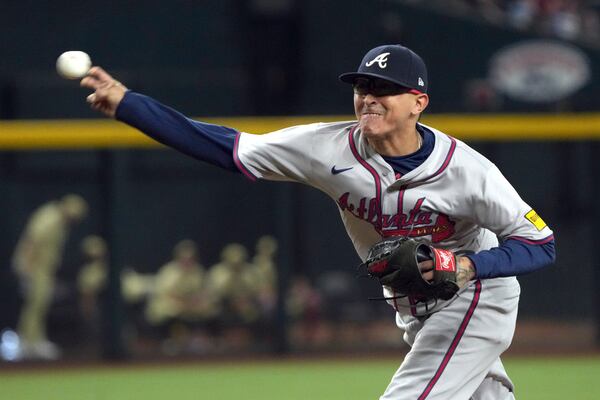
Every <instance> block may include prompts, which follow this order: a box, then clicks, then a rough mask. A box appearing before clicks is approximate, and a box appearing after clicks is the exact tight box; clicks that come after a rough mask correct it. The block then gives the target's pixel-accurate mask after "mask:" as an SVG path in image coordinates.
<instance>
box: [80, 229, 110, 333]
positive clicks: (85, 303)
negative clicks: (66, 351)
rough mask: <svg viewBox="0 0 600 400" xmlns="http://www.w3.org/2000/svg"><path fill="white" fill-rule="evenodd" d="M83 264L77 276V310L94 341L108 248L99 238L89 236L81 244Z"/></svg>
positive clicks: (98, 323) (105, 275)
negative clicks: (78, 309) (79, 311)
mask: <svg viewBox="0 0 600 400" xmlns="http://www.w3.org/2000/svg"><path fill="white" fill-rule="evenodd" d="M81 253H82V254H83V257H84V260H85V263H84V264H83V265H82V267H81V269H80V270H79V273H78V275H77V290H78V292H79V308H80V310H81V315H82V316H83V318H84V320H85V322H86V324H87V328H88V329H89V330H90V332H89V334H91V335H93V336H94V337H95V338H96V339H97V338H98V336H99V334H100V306H99V304H98V303H99V300H98V298H99V296H100V294H101V292H102V291H103V290H104V288H106V284H107V277H108V248H107V245H106V242H105V240H104V239H102V238H101V237H100V236H94V235H90V236H87V237H85V238H84V239H83V240H82V242H81Z"/></svg>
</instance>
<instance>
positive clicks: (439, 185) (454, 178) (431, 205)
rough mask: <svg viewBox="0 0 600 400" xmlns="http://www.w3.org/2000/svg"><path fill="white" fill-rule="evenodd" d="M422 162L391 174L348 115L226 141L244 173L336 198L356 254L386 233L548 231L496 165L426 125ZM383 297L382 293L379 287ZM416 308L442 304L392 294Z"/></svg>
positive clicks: (456, 246) (475, 243)
mask: <svg viewBox="0 0 600 400" xmlns="http://www.w3.org/2000/svg"><path fill="white" fill-rule="evenodd" d="M423 126H424V127H425V128H427V129H429V130H430V131H431V132H433V133H434V135H435V146H434V148H433V151H432V153H431V154H430V156H429V157H428V158H427V160H426V161H425V162H424V163H423V164H421V165H420V166H419V167H417V168H416V169H414V170H413V171H411V172H409V173H408V174H406V175H404V176H402V177H400V178H399V179H398V178H397V177H396V175H395V173H394V171H393V170H392V167H391V166H390V165H389V164H388V163H387V162H386V161H385V160H384V159H383V158H382V157H381V155H379V154H377V153H376V152H375V151H374V150H373V149H372V148H371V147H370V146H369V145H368V144H367V143H366V141H365V140H364V138H363V137H362V136H361V134H360V130H359V129H358V128H357V125H356V122H355V121H351V122H337V123H316V124H310V125H302V126H295V127H290V128H286V129H282V130H280V131H276V132H272V133H269V134H265V135H252V134H247V133H242V134H240V135H239V137H238V140H237V142H236V146H235V158H236V163H238V167H239V168H240V169H241V170H242V171H243V172H244V173H245V174H246V175H247V176H248V177H249V178H250V179H255V178H264V179H271V180H289V181H296V182H301V183H305V184H307V185H310V186H313V187H315V188H317V189H320V190H322V191H323V192H325V193H326V194H327V195H329V197H331V198H332V199H333V200H335V201H336V203H337V204H338V206H339V210H340V214H341V217H342V220H343V222H344V225H345V227H346V231H347V232H348V235H349V236H350V239H351V240H352V243H353V244H354V247H355V248H356V251H357V253H358V255H359V256H360V257H361V259H363V260H364V259H365V257H366V256H367V252H368V250H369V248H370V246H371V245H373V244H374V243H375V242H377V241H379V240H381V238H382V237H387V236H408V237H413V238H418V239H420V240H423V241H426V242H429V243H430V244H432V245H434V246H436V247H440V248H444V249H447V250H451V251H455V252H478V251H481V250H486V249H490V248H492V247H495V246H497V245H498V240H497V237H496V235H497V236H498V237H500V238H502V239H506V238H509V237H514V238H521V239H524V240H530V241H536V240H541V239H543V238H546V237H548V236H550V235H552V231H551V230H550V228H548V227H547V226H545V224H543V223H542V224H543V226H540V224H537V226H536V223H535V221H532V218H531V216H532V215H533V214H535V213H534V212H533V214H532V209H531V207H529V206H528V205H527V204H526V203H525V202H524V201H523V200H522V199H521V198H520V197H519V195H518V194H517V192H516V191H515V190H514V188H513V187H512V186H511V185H510V183H508V181H507V180H506V179H505V178H504V177H503V176H502V174H501V173H500V171H499V170H498V168H497V167H496V166H495V165H494V164H493V163H491V162H490V161H489V160H487V159H486V158H485V157H483V156H482V155H480V154H479V153H477V152H476V151H475V150H473V149H472V148H470V147H469V146H467V145H466V144H465V143H463V142H461V141H459V140H457V139H455V138H452V137H450V136H448V135H446V134H444V133H442V132H440V131H438V130H436V129H434V128H431V127H428V126H425V125H423ZM386 294H387V295H388V296H393V294H392V293H389V292H388V293H386ZM393 303H394V304H393V305H394V307H396V308H397V309H398V311H400V312H401V313H402V311H403V310H402V309H403V308H405V309H410V310H411V313H412V314H413V315H423V314H427V313H430V312H432V311H435V310H437V309H439V308H440V307H443V306H444V304H443V303H440V304H437V305H432V304H419V305H415V304H410V299H408V298H406V299H399V300H396V301H394V302H393Z"/></svg>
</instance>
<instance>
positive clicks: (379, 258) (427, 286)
mask: <svg viewBox="0 0 600 400" xmlns="http://www.w3.org/2000/svg"><path fill="white" fill-rule="evenodd" d="M363 265H365V266H366V268H367V272H368V273H369V275H370V276H373V277H375V278H377V279H379V282H380V283H381V284H382V285H384V286H387V287H390V288H391V289H392V290H394V291H395V292H397V293H400V294H403V295H408V296H414V297H417V298H419V299H422V300H431V299H442V300H449V299H451V298H452V296H454V295H455V294H456V292H457V291H458V289H459V283H457V271H458V268H457V259H456V256H455V255H454V253H452V252H451V251H448V250H443V249H438V248H435V247H433V246H429V245H427V244H425V243H423V242H419V241H416V240H413V239H407V238H402V237H395V238H389V239H385V240H383V241H381V242H379V243H376V244H375V245H373V247H371V249H370V250H369V254H368V256H367V260H366V261H365V263H364V264H363Z"/></svg>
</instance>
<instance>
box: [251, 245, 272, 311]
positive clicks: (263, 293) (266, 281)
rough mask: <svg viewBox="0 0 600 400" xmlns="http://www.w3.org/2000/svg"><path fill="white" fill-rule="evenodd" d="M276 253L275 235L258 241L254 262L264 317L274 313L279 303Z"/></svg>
mask: <svg viewBox="0 0 600 400" xmlns="http://www.w3.org/2000/svg"><path fill="white" fill-rule="evenodd" d="M276 253H277V240H276V239H275V238H274V237H273V236H269V235H265V236H261V237H260V238H259V239H258V241H257V242H256V253H255V254H254V257H253V258H252V264H253V265H254V272H255V273H256V283H257V285H258V288H257V295H258V301H259V303H260V306H261V312H262V316H263V317H264V318H269V317H270V316H271V315H272V313H273V312H274V310H275V306H276V303H277V267H276V265H275V255H276Z"/></svg>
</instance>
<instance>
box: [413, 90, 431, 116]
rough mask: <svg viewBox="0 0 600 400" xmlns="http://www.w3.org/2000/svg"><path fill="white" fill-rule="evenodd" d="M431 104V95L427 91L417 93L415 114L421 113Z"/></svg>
mask: <svg viewBox="0 0 600 400" xmlns="http://www.w3.org/2000/svg"><path fill="white" fill-rule="evenodd" d="M428 104H429V96H428V95H427V94H426V93H421V94H417V95H415V106H414V108H413V112H414V113H415V114H421V113H422V112H423V111H425V109H426V108H427V105H428Z"/></svg>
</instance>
